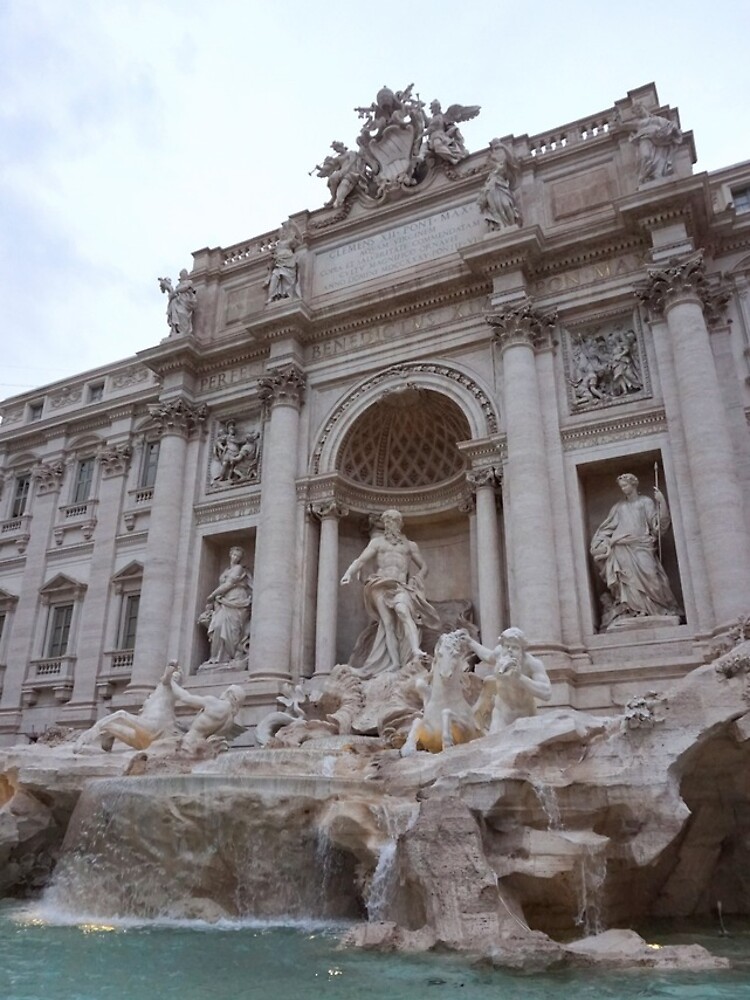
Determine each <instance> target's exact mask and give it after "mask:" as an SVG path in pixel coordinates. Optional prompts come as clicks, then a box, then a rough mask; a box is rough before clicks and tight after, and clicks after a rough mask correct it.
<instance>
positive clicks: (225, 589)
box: [198, 545, 253, 664]
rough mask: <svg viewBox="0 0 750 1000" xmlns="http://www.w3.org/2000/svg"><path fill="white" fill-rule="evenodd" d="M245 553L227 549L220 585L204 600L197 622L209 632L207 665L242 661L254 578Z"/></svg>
mask: <svg viewBox="0 0 750 1000" xmlns="http://www.w3.org/2000/svg"><path fill="white" fill-rule="evenodd" d="M244 560H245V550H244V549H242V548H240V546H238V545H235V546H233V547H232V548H231V549H230V550H229V566H227V568H226V569H225V570H224V571H223V572H222V574H221V576H220V577H219V585H218V586H217V587H216V588H215V589H214V590H212V591H211V593H210V594H209V595H208V597H207V598H206V610H205V611H204V613H203V614H202V615H201V617H200V618H199V619H198V623H199V624H201V625H205V626H206V627H207V629H208V640H209V642H210V644H211V656H210V658H209V659H208V661H207V664H222V663H231V662H233V661H236V660H241V659H242V658H243V655H244V651H243V646H244V643H245V640H246V638H247V628H248V624H249V622H250V606H251V604H252V601H253V578H252V576H251V575H250V572H249V570H248V569H247V567H246V566H245V564H244Z"/></svg>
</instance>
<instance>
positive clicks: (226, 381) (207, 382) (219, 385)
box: [198, 364, 261, 392]
mask: <svg viewBox="0 0 750 1000" xmlns="http://www.w3.org/2000/svg"><path fill="white" fill-rule="evenodd" d="M260 373H261V365H258V364H252V365H251V364H247V365H237V367H236V368H227V369H226V371H223V372H214V374H213V375H204V376H203V377H202V378H201V384H200V388H199V390H198V391H199V392H213V391H214V390H215V389H224V388H226V387H227V386H230V385H236V384H237V383H238V382H249V381H250V380H251V379H254V378H257V377H258V376H259V375H260Z"/></svg>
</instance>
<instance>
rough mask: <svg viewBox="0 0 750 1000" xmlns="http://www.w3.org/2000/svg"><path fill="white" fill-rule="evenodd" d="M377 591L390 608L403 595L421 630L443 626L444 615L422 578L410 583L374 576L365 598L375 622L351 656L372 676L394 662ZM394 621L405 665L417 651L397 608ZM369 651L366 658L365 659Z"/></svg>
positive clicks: (370, 615)
mask: <svg viewBox="0 0 750 1000" xmlns="http://www.w3.org/2000/svg"><path fill="white" fill-rule="evenodd" d="M376 594H378V595H379V594H383V595H384V596H385V603H386V605H387V606H388V607H389V608H393V607H394V605H395V603H396V600H397V599H400V602H401V603H402V606H403V605H405V606H406V607H407V608H408V611H409V614H410V615H411V618H412V620H413V621H414V623H415V624H416V626H417V628H418V629H420V631H421V629H422V628H428V629H434V630H440V628H441V623H440V617H439V616H438V613H437V611H435V609H434V608H433V606H432V605H431V604H430V603H429V601H428V600H427V599H426V598H425V596H424V590H423V587H422V581H421V579H419V578H412V579H410V580H408V581H407V582H406V583H401V582H400V581H399V580H393V579H390V578H388V577H382V576H378V575H377V574H376V575H373V576H371V577H370V578H369V579H368V580H367V581H366V583H365V586H364V592H363V600H364V605H365V610H366V612H367V615H368V617H369V618H371V619H372V622H371V624H370V625H369V626H368V628H367V629H366V630H365V632H364V633H363V634H362V636H360V639H359V640H358V642H357V645H356V647H355V653H354V654H353V655H352V658H351V659H352V665H353V666H355V665H356V667H357V668H358V669H360V670H361V672H362V673H363V674H364V675H366V676H368V677H369V676H372V675H374V674H380V673H383V671H385V670H391V669H393V664H392V663H391V659H390V656H389V655H388V649H387V648H386V644H385V627H384V625H383V622H382V620H381V618H380V613H379V612H378V607H377V602H376V599H375V595H376ZM394 622H395V627H396V633H397V635H398V647H399V660H400V665H401V666H404V665H405V664H407V663H409V661H410V660H411V659H412V658H413V656H414V653H413V651H412V648H411V645H410V643H409V637H408V636H407V634H406V631H405V629H404V628H403V626H402V625H401V622H400V620H399V618H398V616H397V615H396V613H395V611H394ZM373 633H374V637H373V638H372V644H371V645H370V646H369V649H364V648H363V645H364V644H365V643H367V642H368V640H369V639H370V636H372V635H373ZM365 652H366V658H365V659H364V662H363V663H361V659H362V657H363V656H364V654H365ZM357 654H359V656H358V655H357ZM358 661H360V662H358Z"/></svg>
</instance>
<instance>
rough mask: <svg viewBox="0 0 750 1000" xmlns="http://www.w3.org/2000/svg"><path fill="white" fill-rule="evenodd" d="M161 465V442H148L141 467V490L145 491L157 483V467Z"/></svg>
mask: <svg viewBox="0 0 750 1000" xmlns="http://www.w3.org/2000/svg"><path fill="white" fill-rule="evenodd" d="M158 464H159V442H158V441H146V444H145V446H144V449H143V464H142V465H141V489H142V490H145V489H147V488H149V487H151V486H153V485H154V483H155V482H156V466H157V465H158Z"/></svg>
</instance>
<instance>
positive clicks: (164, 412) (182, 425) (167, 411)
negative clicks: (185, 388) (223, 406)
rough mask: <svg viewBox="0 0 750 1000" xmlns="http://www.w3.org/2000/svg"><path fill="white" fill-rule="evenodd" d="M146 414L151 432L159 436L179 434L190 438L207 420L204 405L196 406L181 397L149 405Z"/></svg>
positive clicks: (206, 411)
mask: <svg viewBox="0 0 750 1000" xmlns="http://www.w3.org/2000/svg"><path fill="white" fill-rule="evenodd" d="M148 412H149V415H150V417H151V421H152V428H153V430H154V431H155V432H156V433H157V434H159V435H160V436H162V435H164V434H180V435H182V436H184V437H191V436H192V435H193V434H194V433H195V432H196V431H198V430H200V428H201V427H202V426H203V424H204V423H205V422H206V420H207V418H208V407H207V406H206V404H205V403H201V404H200V405H197V406H196V404H195V403H192V402H190V401H189V400H187V399H185V398H184V397H182V396H178V397H177V398H176V399H170V400H167V401H164V402H158V403H151V404H150V405H149V407H148Z"/></svg>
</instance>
